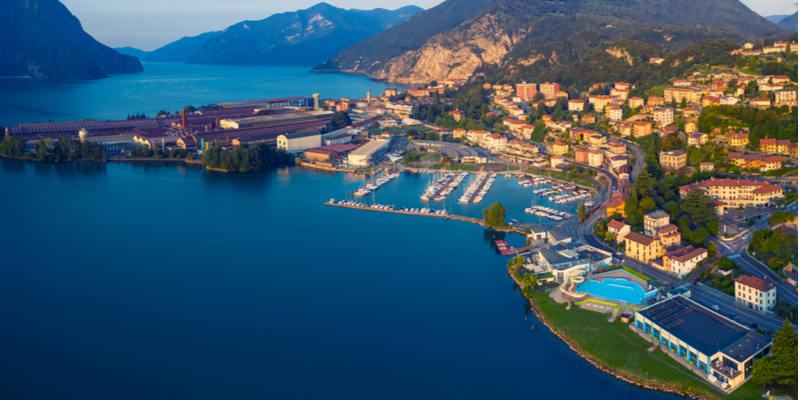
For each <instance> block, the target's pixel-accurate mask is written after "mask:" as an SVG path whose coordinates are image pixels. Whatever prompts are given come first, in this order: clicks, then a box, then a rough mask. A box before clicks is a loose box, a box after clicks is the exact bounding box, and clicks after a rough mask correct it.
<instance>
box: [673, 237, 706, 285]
mask: <svg viewBox="0 0 800 400" xmlns="http://www.w3.org/2000/svg"><path fill="white" fill-rule="evenodd" d="M676 229H677V228H676ZM679 236H680V235H679ZM706 256H708V250H706V249H703V248H699V249H695V248H694V247H693V246H686V247H684V248H681V249H678V250H674V251H671V252H669V253H667V254H665V255H664V257H663V263H662V265H663V268H664V270H665V271H667V272H671V273H673V274H676V275H680V276H681V277H684V276H686V275H687V274H688V273H690V272H692V270H693V269H694V268H695V267H697V263H699V262H700V261H703V260H704V259H705V258H706Z"/></svg>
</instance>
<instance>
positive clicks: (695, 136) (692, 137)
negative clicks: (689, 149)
mask: <svg viewBox="0 0 800 400" xmlns="http://www.w3.org/2000/svg"><path fill="white" fill-rule="evenodd" d="M687 140H688V143H689V146H696V147H700V146H702V145H704V144H706V142H708V135H706V134H705V133H702V132H695V133H691V134H689V137H688V138H687Z"/></svg>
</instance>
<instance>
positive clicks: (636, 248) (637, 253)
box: [625, 232, 664, 263]
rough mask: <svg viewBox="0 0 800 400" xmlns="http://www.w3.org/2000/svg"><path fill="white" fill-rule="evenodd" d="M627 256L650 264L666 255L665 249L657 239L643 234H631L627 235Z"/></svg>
mask: <svg viewBox="0 0 800 400" xmlns="http://www.w3.org/2000/svg"><path fill="white" fill-rule="evenodd" d="M625 255H626V256H628V257H631V258H635V259H637V260H639V261H641V262H643V263H649V262H650V261H652V260H654V259H656V258H658V257H661V256H663V255H664V247H662V246H661V242H659V241H658V240H656V239H653V238H651V237H648V236H645V235H642V234H641V233H637V232H630V233H628V234H627V235H625Z"/></svg>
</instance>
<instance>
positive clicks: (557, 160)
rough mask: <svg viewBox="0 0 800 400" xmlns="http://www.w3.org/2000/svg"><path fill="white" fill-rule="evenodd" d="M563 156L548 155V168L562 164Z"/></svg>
mask: <svg viewBox="0 0 800 400" xmlns="http://www.w3.org/2000/svg"><path fill="white" fill-rule="evenodd" d="M564 161H565V158H564V157H562V156H552V157H550V168H555V167H556V166H558V165H560V164H563V163H564Z"/></svg>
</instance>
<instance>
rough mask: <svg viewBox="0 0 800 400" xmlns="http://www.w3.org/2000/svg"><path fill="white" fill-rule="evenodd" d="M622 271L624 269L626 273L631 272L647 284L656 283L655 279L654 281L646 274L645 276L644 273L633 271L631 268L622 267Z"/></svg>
mask: <svg viewBox="0 0 800 400" xmlns="http://www.w3.org/2000/svg"><path fill="white" fill-rule="evenodd" d="M622 269H624V270H625V271H628V272H630V273H631V274H632V275H634V276H636V277H639V278H642V279H644V280H645V281H647V282H653V281H655V279H653V278H651V277H649V276H647V275H645V274H643V273H641V272H639V271H637V270H635V269H633V268H631V267H622Z"/></svg>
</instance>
